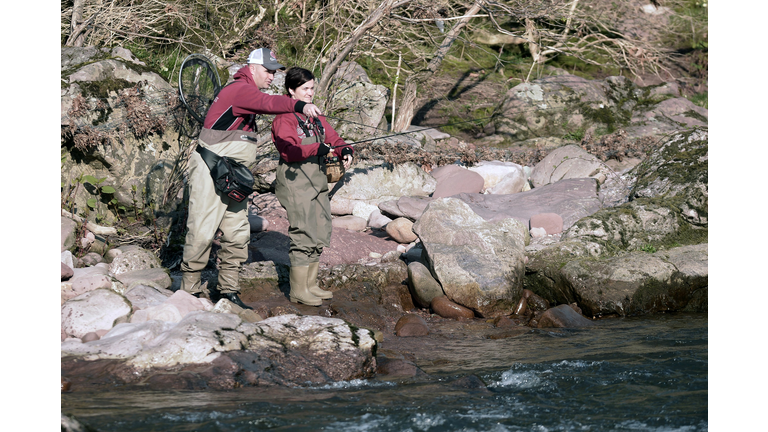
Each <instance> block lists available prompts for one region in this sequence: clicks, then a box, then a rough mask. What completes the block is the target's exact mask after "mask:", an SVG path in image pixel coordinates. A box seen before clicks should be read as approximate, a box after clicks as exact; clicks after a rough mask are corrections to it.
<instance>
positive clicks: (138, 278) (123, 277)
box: [115, 267, 171, 290]
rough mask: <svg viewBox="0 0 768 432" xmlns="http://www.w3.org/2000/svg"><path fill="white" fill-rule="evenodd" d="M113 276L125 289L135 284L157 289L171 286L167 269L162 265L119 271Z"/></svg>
mask: <svg viewBox="0 0 768 432" xmlns="http://www.w3.org/2000/svg"><path fill="white" fill-rule="evenodd" d="M115 277H116V278H117V280H119V281H120V282H122V283H123V285H125V289H126V290H130V289H131V288H133V287H134V286H136V285H147V286H151V287H155V288H157V289H168V288H170V287H171V276H170V275H169V274H168V270H167V269H165V268H162V267H158V268H150V269H142V270H134V271H130V272H126V273H120V274H118V275H117V276H115Z"/></svg>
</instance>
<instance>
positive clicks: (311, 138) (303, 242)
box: [275, 116, 333, 306]
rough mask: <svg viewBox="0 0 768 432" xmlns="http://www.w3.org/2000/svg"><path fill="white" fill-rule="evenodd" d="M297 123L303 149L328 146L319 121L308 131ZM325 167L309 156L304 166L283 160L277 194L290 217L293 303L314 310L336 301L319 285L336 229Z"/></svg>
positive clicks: (277, 176)
mask: <svg viewBox="0 0 768 432" xmlns="http://www.w3.org/2000/svg"><path fill="white" fill-rule="evenodd" d="M296 117H297V118H298V116H296ZM298 120H299V125H300V126H301V127H302V129H304V133H305V135H306V138H303V139H302V140H301V145H311V144H317V143H320V145H325V144H324V142H325V135H324V133H323V130H322V125H318V124H319V121H318V122H317V123H316V124H315V125H314V126H313V125H309V127H308V126H307V125H305V124H304V123H303V122H302V121H301V119H298ZM318 126H319V127H318ZM310 128H311V129H310ZM312 132H314V133H312ZM324 164H325V162H324V158H323V157H322V156H310V157H309V158H307V159H306V160H304V161H301V162H286V161H284V160H282V159H280V163H279V165H278V167H277V172H276V185H275V194H276V195H277V199H278V200H279V201H280V204H281V205H282V206H283V207H284V208H285V210H286V212H287V213H288V223H289V224H290V226H289V227H288V237H289V238H290V250H289V252H288V257H289V259H290V262H291V273H290V284H291V292H290V294H289V297H290V300H291V301H292V302H294V303H304V304H307V305H311V306H320V305H321V304H322V300H323V299H328V298H331V297H333V294H332V293H331V292H330V291H325V290H322V289H320V287H319V286H318V285H317V274H318V271H319V263H320V254H322V253H323V248H325V247H327V246H329V245H330V244H331V231H332V228H333V227H332V225H331V203H330V200H329V199H328V180H327V177H326V174H325V169H324V168H325V166H324ZM310 289H311V290H310Z"/></svg>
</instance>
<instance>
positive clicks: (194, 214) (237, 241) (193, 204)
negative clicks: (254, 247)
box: [181, 129, 257, 294]
mask: <svg viewBox="0 0 768 432" xmlns="http://www.w3.org/2000/svg"><path fill="white" fill-rule="evenodd" d="M243 135H248V136H251V137H254V138H255V137H256V134H254V133H251V132H243V131H239V130H238V131H215V130H211V129H203V131H202V132H201V133H200V138H199V144H198V145H202V146H203V147H205V148H207V149H208V150H211V151H212V152H214V153H216V154H218V155H219V156H227V157H230V158H232V159H234V160H236V161H238V162H240V163H242V164H249V163H251V162H253V160H254V159H255V157H256V151H257V146H256V145H255V144H256V143H255V142H249V141H246V140H245V139H244V138H241V136H243ZM206 142H215V143H216V144H212V145H207V144H206ZM188 176H189V177H188V186H189V214H188V216H187V237H186V242H185V244H184V255H183V259H182V262H181V270H182V271H183V272H184V274H183V276H182V281H181V289H183V290H185V291H187V292H189V293H190V294H197V293H199V292H200V291H201V286H200V285H201V284H200V272H201V271H202V270H203V269H204V268H205V267H206V265H207V264H208V258H209V256H210V254H211V245H212V244H213V238H214V236H215V235H216V230H217V229H220V230H221V232H222V233H223V234H222V236H221V249H220V250H219V253H218V256H219V259H220V260H221V263H220V264H219V286H218V289H219V291H220V292H221V293H222V294H228V293H237V292H239V291H240V285H239V282H238V278H239V273H240V267H241V265H242V263H243V262H245V261H246V260H248V243H249V242H250V240H251V227H250V224H249V223H248V200H247V199H245V200H243V201H242V202H237V201H235V200H233V199H231V198H229V197H227V196H222V195H221V194H220V193H218V192H217V191H216V188H215V186H214V184H213V179H212V178H211V172H210V170H209V169H208V166H207V165H206V164H205V162H204V161H203V158H202V157H201V156H200V154H199V153H198V152H192V156H191V157H190V160H189V169H188Z"/></svg>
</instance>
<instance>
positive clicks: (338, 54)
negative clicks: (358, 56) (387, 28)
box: [316, 0, 410, 101]
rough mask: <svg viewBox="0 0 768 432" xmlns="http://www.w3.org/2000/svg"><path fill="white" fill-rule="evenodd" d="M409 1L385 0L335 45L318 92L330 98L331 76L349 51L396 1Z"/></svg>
mask: <svg viewBox="0 0 768 432" xmlns="http://www.w3.org/2000/svg"><path fill="white" fill-rule="evenodd" d="M408 1H410V0H408ZM408 1H402V0H384V1H383V2H381V4H380V5H379V6H378V7H377V8H376V9H374V10H373V12H371V15H369V16H368V18H367V19H366V20H365V21H363V22H362V23H361V24H360V25H359V26H358V27H357V28H356V29H355V30H354V31H353V32H352V33H350V34H349V36H347V37H346V38H344V40H342V41H341V42H339V43H337V44H335V45H334V46H333V48H332V49H331V54H330V56H329V59H328V65H327V66H326V67H325V69H324V70H323V75H322V77H321V78H320V82H319V83H318V84H317V90H316V92H317V94H318V95H319V96H320V97H321V98H324V99H325V100H326V101H327V100H328V96H329V95H328V88H329V87H330V84H331V78H332V77H333V75H334V74H335V73H336V71H337V70H338V69H339V66H340V65H341V63H342V62H343V61H344V59H346V58H347V55H349V53H351V52H352V50H353V49H354V48H355V45H357V42H358V41H360V39H361V38H362V37H363V35H365V33H366V32H367V31H368V30H370V29H371V28H373V27H374V26H375V25H376V23H378V22H379V20H380V19H382V18H383V17H385V16H387V15H389V13H390V11H391V10H392V6H394V4H395V3H398V5H399V6H400V5H403V4H405V3H408Z"/></svg>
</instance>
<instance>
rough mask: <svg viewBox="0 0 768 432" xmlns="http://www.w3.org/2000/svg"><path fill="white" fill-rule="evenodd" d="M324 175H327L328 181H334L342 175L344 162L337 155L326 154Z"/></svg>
mask: <svg viewBox="0 0 768 432" xmlns="http://www.w3.org/2000/svg"><path fill="white" fill-rule="evenodd" d="M325 175H326V176H327V177H328V183H336V182H337V181H339V180H341V178H342V177H344V164H343V163H342V162H341V160H340V159H339V157H338V156H326V158H325Z"/></svg>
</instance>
